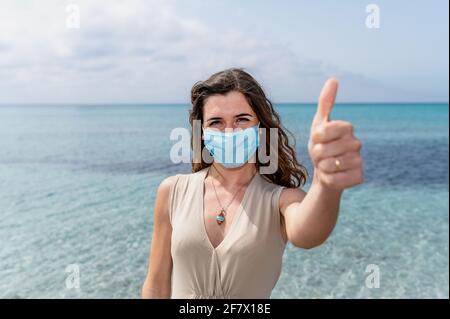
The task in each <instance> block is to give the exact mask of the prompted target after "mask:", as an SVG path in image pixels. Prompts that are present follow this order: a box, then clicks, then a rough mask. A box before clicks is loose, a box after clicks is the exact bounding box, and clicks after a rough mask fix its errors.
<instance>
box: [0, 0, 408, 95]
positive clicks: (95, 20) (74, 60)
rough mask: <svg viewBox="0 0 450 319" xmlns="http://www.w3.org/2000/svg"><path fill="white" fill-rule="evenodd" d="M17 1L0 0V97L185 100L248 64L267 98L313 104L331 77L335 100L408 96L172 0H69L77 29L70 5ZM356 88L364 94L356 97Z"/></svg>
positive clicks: (49, 1)
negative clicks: (70, 24)
mask: <svg viewBox="0 0 450 319" xmlns="http://www.w3.org/2000/svg"><path fill="white" fill-rule="evenodd" d="M18 3H19V2H17V1H13V0H2V2H1V4H0V76H1V78H2V79H3V81H2V82H1V83H0V92H1V93H0V94H1V95H0V102H3V103H4V102H108V103H112V102H117V103H120V102H172V101H174V102H187V101H188V98H189V91H190V87H191V86H192V84H193V83H194V82H196V81H198V80H200V79H204V78H206V77H207V76H208V75H209V74H211V73H214V72H216V71H218V70H220V69H224V68H227V67H232V66H237V67H245V68H246V69H247V70H249V71H250V72H251V73H252V74H254V75H255V77H256V78H257V79H258V80H260V81H261V82H262V84H263V86H264V87H265V88H266V89H267V91H268V93H269V96H271V97H273V98H274V99H275V100H284V101H306V100H308V101H312V100H315V99H316V98H317V94H318V92H319V91H320V86H321V85H322V83H323V81H324V80H325V78H326V77H327V76H330V75H337V76H338V77H339V78H340V79H341V80H342V82H343V83H345V84H346V85H348V87H350V88H352V90H348V91H344V94H343V95H341V99H343V100H352V99H355V97H356V96H357V99H366V100H371V99H375V100H376V99H379V98H380V96H382V97H384V98H381V100H383V99H386V100H395V99H404V97H405V96H407V95H406V93H405V94H403V95H402V94H399V92H398V91H395V90H389V89H385V88H384V87H382V86H381V85H379V84H378V83H376V82H374V81H371V80H367V79H365V78H363V77H361V76H357V75H353V74H348V73H346V72H345V71H339V70H338V69H336V68H333V67H330V66H327V65H326V64H325V63H322V62H320V61H313V60H310V59H306V58H304V57H299V56H298V55H296V54H295V53H294V52H292V51H291V50H289V48H287V47H284V46H281V45H280V44H278V43H269V42H265V41H264V39H255V38H250V37H249V36H247V35H246V34H245V30H240V31H232V30H218V29H215V28H214V26H212V25H204V24H202V23H200V22H198V21H196V20H194V19H192V18H189V17H185V16H181V15H180V14H177V13H176V11H175V10H174V6H175V2H174V1H162V0H161V1H154V0H153V1H138V0H132V1H126V2H125V1H123V2H120V3H119V2H114V3H113V2H111V1H92V0H91V1H89V0H84V1H73V2H72V3H74V4H78V5H79V8H80V13H81V21H80V22H81V28H80V29H67V28H66V27H65V21H66V17H67V13H66V11H65V6H66V5H67V4H68V3H69V2H61V1H57V0H46V1H45V5H43V4H42V1H41V2H39V1H26V2H20V3H21V4H20V5H19V4H18ZM356 86H357V87H358V90H359V92H365V94H366V95H365V96H359V95H355V94H354V92H353V88H355V87H356ZM383 94H384V96H383Z"/></svg>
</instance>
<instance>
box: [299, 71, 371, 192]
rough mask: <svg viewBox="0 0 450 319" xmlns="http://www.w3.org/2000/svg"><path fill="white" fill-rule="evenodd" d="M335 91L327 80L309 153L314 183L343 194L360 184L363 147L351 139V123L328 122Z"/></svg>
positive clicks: (311, 135)
mask: <svg viewBox="0 0 450 319" xmlns="http://www.w3.org/2000/svg"><path fill="white" fill-rule="evenodd" d="M337 89H338V82H337V80H336V79H329V80H328V81H327V82H326V83H325V85H324V87H323V89H322V92H321V93H320V97H319V104H318V106H317V112H316V114H315V116H314V119H313V122H312V125H311V133H310V138H309V142H308V151H309V154H310V157H311V159H312V162H313V165H314V181H315V182H319V183H320V184H321V185H322V186H324V187H326V188H330V189H334V190H344V189H346V188H349V187H352V186H355V185H358V184H361V183H362V182H363V179H364V178H363V169H362V158H361V154H360V150H361V146H362V144H361V142H360V141H359V140H358V139H357V138H356V137H355V136H354V135H353V126H352V124H351V123H350V122H345V121H332V120H330V113H331V110H332V108H333V105H334V101H335V99H336V94H337Z"/></svg>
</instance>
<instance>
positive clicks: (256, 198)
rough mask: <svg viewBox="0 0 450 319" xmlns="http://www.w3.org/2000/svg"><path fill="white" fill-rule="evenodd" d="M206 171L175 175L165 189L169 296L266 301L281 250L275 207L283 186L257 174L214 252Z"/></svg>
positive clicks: (278, 216)
mask: <svg viewBox="0 0 450 319" xmlns="http://www.w3.org/2000/svg"><path fill="white" fill-rule="evenodd" d="M209 168H210V166H209V167H207V168H204V169H202V170H200V171H198V172H195V173H191V174H177V175H176V177H177V179H176V182H175V183H174V184H173V186H172V188H171V191H170V202H169V203H170V206H169V214H170V222H171V224H172V239H171V254H172V261H173V269H172V293H171V298H173V299H174V298H177V299H178V298H199V299H201V298H223V299H227V298H247V299H248V298H270V294H271V292H272V289H273V288H274V287H275V284H276V283H277V281H278V278H279V276H280V273H281V267H282V257H283V253H284V249H285V247H286V242H285V241H284V239H283V237H282V235H281V230H280V229H281V225H280V214H279V205H278V203H279V198H280V194H281V190H282V189H283V188H284V186H280V185H275V184H273V183H271V182H269V181H267V180H265V179H264V178H263V177H262V176H261V175H260V174H259V173H256V175H255V176H254V177H253V179H252V180H251V182H250V184H249V185H248V186H247V188H246V190H245V193H244V197H243V199H242V201H241V204H240V206H239V209H238V210H237V212H236V213H235V215H234V217H233V219H232V221H231V225H230V228H229V229H228V232H227V234H226V236H225V238H224V239H223V240H222V242H221V243H220V244H219V246H217V247H216V248H214V247H213V245H212V244H211V242H210V240H209V238H208V236H207V233H206V228H205V224H204V218H203V195H204V188H203V181H204V179H205V177H206V174H207V173H208V170H209Z"/></svg>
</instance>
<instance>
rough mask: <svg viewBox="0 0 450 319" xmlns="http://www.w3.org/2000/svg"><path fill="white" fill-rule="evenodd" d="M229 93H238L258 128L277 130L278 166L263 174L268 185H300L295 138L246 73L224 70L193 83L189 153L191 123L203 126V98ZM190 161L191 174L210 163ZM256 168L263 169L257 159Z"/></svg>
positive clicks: (302, 172)
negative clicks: (257, 121)
mask: <svg viewBox="0 0 450 319" xmlns="http://www.w3.org/2000/svg"><path fill="white" fill-rule="evenodd" d="M231 91H237V92H240V93H242V94H243V95H244V96H245V98H246V99H247V102H248V103H249V105H250V106H251V108H252V109H253V111H254V112H255V114H256V116H257V117H258V119H259V121H260V128H265V129H267V130H268V129H269V128H277V131H278V167H277V171H276V172H275V173H273V174H264V175H262V176H264V177H265V178H267V179H268V180H269V181H270V182H272V183H274V184H277V185H282V186H286V187H289V188H293V187H299V186H303V185H304V184H305V183H306V179H307V177H308V172H307V170H306V168H305V167H304V166H303V165H302V164H300V163H299V162H298V161H297V157H296V154H295V137H294V135H293V134H292V133H291V132H290V131H289V130H287V129H286V128H284V127H283V126H282V125H281V123H280V116H279V115H278V113H277V112H276V111H275V110H274V108H273V105H272V103H271V102H270V101H269V99H268V98H267V97H266V95H265V93H264V91H263V89H262V87H261V85H260V84H259V83H258V82H257V81H256V80H255V79H254V78H253V77H252V76H251V75H250V74H249V73H247V72H245V71H244V70H243V69H240V68H231V69H226V70H223V71H220V72H217V73H215V74H213V75H211V76H210V77H209V78H208V79H207V80H205V81H199V82H197V83H195V84H194V86H193V87H192V90H191V104H192V109H190V110H189V123H190V124H191V129H192V130H191V133H192V134H191V151H192V152H194V151H196V150H194V147H193V145H194V141H193V139H194V138H195V137H194V132H193V131H194V129H193V127H194V126H193V123H194V120H200V123H201V124H203V107H204V103H205V100H206V98H208V97H209V96H212V95H217V94H226V93H228V92H231ZM285 131H287V132H288V133H289V134H290V135H291V136H292V138H293V141H294V142H293V145H294V146H293V147H291V146H290V145H289V140H288V137H287V135H286V133H285ZM267 137H268V138H267V139H266V144H267V145H266V146H267V148H266V149H270V145H269V144H270V138H269V136H268V135H267ZM203 148H204V143H203V139H201V147H200V150H201V151H203ZM200 158H201V162H199V163H195V162H194V161H193V162H192V172H197V171H199V170H202V169H204V168H206V167H208V166H210V165H211V164H209V163H206V162H204V160H203V157H201V156H200ZM256 166H257V168H259V167H260V166H263V165H262V164H261V163H260V161H259V159H258V158H257V160H256Z"/></svg>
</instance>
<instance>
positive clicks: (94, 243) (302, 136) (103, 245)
mask: <svg viewBox="0 0 450 319" xmlns="http://www.w3.org/2000/svg"><path fill="white" fill-rule="evenodd" d="M276 109H277V111H278V112H279V113H280V115H281V118H282V121H283V124H284V126H285V127H287V128H288V129H289V130H290V131H291V132H292V133H293V134H294V135H295V136H296V141H297V144H296V145H297V152H298V157H299V159H300V160H301V161H302V162H304V164H305V165H306V166H307V167H308V169H309V170H310V162H309V156H308V154H307V149H306V144H307V138H308V132H309V127H310V122H311V119H312V116H313V113H314V111H315V106H314V105H277V106H276ZM448 110H449V109H448V104H428V105H425V104H413V105H408V104H395V105H388V104H373V105H369V104H365V105H357V104H348V105H345V104H341V105H336V107H335V109H334V111H333V114H332V118H335V119H342V120H348V121H351V122H352V123H353V124H354V126H355V133H356V135H357V136H358V137H359V138H360V139H361V140H362V142H363V149H362V153H363V157H364V160H365V163H364V169H365V184H363V185H361V186H358V187H355V188H352V189H349V190H347V191H346V192H345V193H344V196H343V199H342V204H341V213H340V219H339V222H338V225H337V226H336V229H335V231H334V232H333V234H332V236H331V237H330V238H329V239H328V241H327V242H326V243H325V244H324V245H322V246H320V247H318V248H315V249H313V250H301V249H298V248H295V247H293V246H291V245H290V244H288V246H287V248H286V252H285V254H284V260H283V271H282V274H281V277H280V280H279V282H278V284H277V286H276V288H275V289H274V291H273V294H272V298H423V297H426V298H448V297H449V257H448V256H449V213H448V209H449V207H448V206H449V179H448V163H449V153H448V152H449V135H448V130H449V127H448V120H449V116H448ZM187 115H188V107H187V106H184V105H137V106H136V105H114V106H108V105H104V106H101V105H96V106H74V105H72V106H70V105H65V106H45V105H34V106H1V107H0V149H1V151H0V209H1V211H0V217H1V219H0V242H1V246H0V297H2V298H39V297H44V298H47V297H48V298H139V293H140V287H141V284H142V282H143V279H144V276H145V274H146V269H147V260H148V251H149V244H150V238H151V233H152V208H153V204H154V198H155V191H156V189H157V187H158V185H159V183H160V181H161V180H162V179H163V178H165V177H166V176H168V175H172V174H176V173H187V172H189V169H190V167H189V165H187V164H178V165H174V164H171V162H170V160H169V149H170V147H171V146H172V145H173V143H174V142H172V141H170V139H169V134H170V131H171V130H172V129H173V128H175V127H186V128H189V125H188V121H187ZM307 188H308V185H307V186H306V187H305V189H306V190H307ZM71 264H76V265H78V267H79V271H80V288H79V289H68V288H67V287H66V278H67V277H68V273H67V272H66V267H67V266H68V265H71ZM370 264H375V265H377V266H378V267H379V270H380V277H379V278H380V281H379V283H380V286H379V288H373V289H369V288H368V287H367V286H366V277H367V276H368V273H366V267H367V266H368V265H370Z"/></svg>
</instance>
